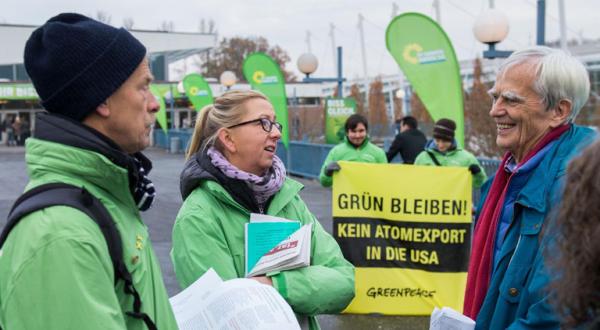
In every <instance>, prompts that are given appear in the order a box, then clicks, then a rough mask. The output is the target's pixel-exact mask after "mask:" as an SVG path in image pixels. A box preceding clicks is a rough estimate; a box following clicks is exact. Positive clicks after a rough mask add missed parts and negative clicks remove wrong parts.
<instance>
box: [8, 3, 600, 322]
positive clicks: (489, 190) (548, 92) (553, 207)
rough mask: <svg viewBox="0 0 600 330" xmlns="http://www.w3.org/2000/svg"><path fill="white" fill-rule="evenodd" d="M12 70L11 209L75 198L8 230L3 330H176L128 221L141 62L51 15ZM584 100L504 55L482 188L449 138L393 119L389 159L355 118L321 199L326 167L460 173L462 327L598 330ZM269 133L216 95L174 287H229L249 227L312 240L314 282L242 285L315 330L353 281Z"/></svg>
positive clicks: (570, 86)
mask: <svg viewBox="0 0 600 330" xmlns="http://www.w3.org/2000/svg"><path fill="white" fill-rule="evenodd" d="M24 57H25V61H24V63H25V68H26V70H27V73H28V74H29V76H30V77H31V80H32V82H33V84H34V86H35V89H36V91H37V92H38V94H39V96H40V98H41V101H42V105H43V106H44V108H45V109H46V110H47V113H46V114H42V115H40V116H39V117H38V121H37V125H36V128H35V134H34V136H35V137H34V138H30V139H28V141H27V143H26V163H27V167H28V173H29V178H30V181H29V183H28V185H27V187H26V190H27V193H26V194H25V195H23V196H22V197H21V198H20V199H19V202H23V201H30V200H31V199H33V198H34V197H35V196H36V195H35V193H36V192H39V191H40V190H42V189H41V188H42V187H43V188H44V189H53V186H52V185H56V184H59V183H60V184H66V185H71V186H75V187H76V188H77V189H78V192H79V193H78V195H76V196H88V197H86V198H84V197H81V198H82V202H81V205H83V206H81V207H82V208H84V210H82V209H77V208H76V207H73V206H68V204H52V203H46V204H44V205H43V206H42V207H40V208H39V209H36V210H32V211H31V212H30V213H24V214H19V216H13V217H10V219H11V221H10V222H9V224H8V225H7V227H6V228H5V229H4V230H3V232H2V235H1V236H0V327H1V328H2V329H66V328H69V329H70V328H73V329H146V328H148V329H176V328H177V324H176V321H175V318H174V314H173V311H172V309H171V306H170V304H169V301H168V296H167V293H166V289H165V285H164V283H163V280H162V274H161V271H160V267H159V265H158V262H157V259H156V256H155V254H154V251H153V247H152V243H151V240H150V239H149V236H148V230H147V227H146V225H145V224H144V222H143V221H142V218H141V212H143V211H145V210H147V209H148V208H149V207H150V206H151V205H152V202H153V200H154V198H155V190H154V186H153V184H152V182H151V180H150V178H149V173H150V171H151V169H152V163H151V161H150V160H149V159H148V158H146V157H145V156H144V155H143V154H142V153H141V151H142V150H143V149H145V148H146V147H147V146H148V145H149V134H150V131H151V126H152V124H153V123H154V121H155V113H156V112H157V111H158V103H157V101H156V99H155V98H154V96H153V95H152V93H151V92H150V90H149V85H150V83H151V82H152V80H153V76H152V74H151V72H150V69H149V67H148V61H147V59H146V48H145V47H144V45H142V44H141V43H140V42H139V41H138V40H137V39H136V38H135V37H133V35H131V34H130V33H129V32H128V31H127V30H125V29H123V28H121V29H116V28H114V27H111V26H109V25H106V24H103V23H100V22H98V21H95V20H93V19H90V18H88V17H85V16H82V15H79V14H60V15H58V16H56V17H53V18H51V19H50V20H48V21H47V22H46V23H45V24H44V25H42V26H41V27H39V28H37V29H36V30H35V31H34V32H33V33H32V34H31V36H30V38H29V39H28V41H27V44H26V47H25V52H24ZM589 90H590V84H589V77H588V74H587V72H586V70H585V67H584V66H583V65H582V64H581V63H580V62H579V61H577V60H576V59H575V58H573V57H572V56H570V55H568V54H567V53H565V52H563V51H560V50H555V49H551V48H547V47H532V48H528V49H525V50H522V51H518V52H515V53H513V54H512V55H511V56H510V57H509V58H508V59H507V60H506V61H505V62H504V63H503V64H502V66H501V67H500V69H499V71H498V75H497V77H496V80H495V84H494V86H493V88H492V89H491V90H490V92H489V93H490V95H491V97H492V99H493V104H492V108H491V110H490V116H491V118H490V120H494V121H495V123H496V126H497V139H496V142H497V144H498V145H499V146H500V147H502V148H503V149H504V150H506V154H505V156H504V158H503V160H502V163H501V165H500V167H499V168H498V170H497V171H496V173H495V174H494V175H492V177H491V178H490V179H489V180H487V181H486V182H485V183H483V182H484V181H485V180H486V174H485V173H484V171H483V169H482V167H481V166H480V165H479V163H478V162H477V160H476V159H475V157H473V155H472V154H470V153H469V152H467V151H465V150H464V149H461V148H460V147H459V146H458V145H457V143H456V141H455V139H454V132H455V129H456V124H455V123H454V122H453V121H451V120H449V119H439V120H438V121H437V122H436V124H435V127H434V133H433V140H432V141H430V142H426V139H425V137H424V135H423V134H422V133H420V132H419V131H418V128H417V123H416V121H415V120H414V118H411V117H405V118H403V119H402V120H401V123H402V124H401V132H400V133H399V134H398V136H397V137H396V140H395V141H394V143H393V144H392V147H391V148H390V150H389V151H388V153H387V154H386V153H385V152H384V151H383V150H382V149H380V148H379V147H377V146H375V145H373V144H372V143H371V142H369V138H368V123H367V120H366V119H365V118H364V117H362V116H360V115H353V116H351V117H350V118H349V119H348V121H347V123H346V126H345V131H346V138H345V140H344V142H342V143H341V144H340V145H338V146H336V147H335V148H333V149H332V150H331V152H330V154H329V155H328V157H327V160H326V161H325V163H324V164H323V168H322V171H321V176H320V180H321V183H322V184H323V185H324V186H329V185H331V184H332V182H333V181H334V180H335V177H336V176H335V174H334V173H335V172H336V171H340V170H343V168H341V167H340V164H339V163H338V162H339V161H342V160H347V161H359V162H371V163H387V162H388V161H389V160H390V159H391V158H393V157H394V156H395V154H397V153H400V154H401V156H402V158H403V159H404V160H405V162H406V163H407V164H410V163H412V162H413V160H414V164H416V165H432V166H434V165H435V166H458V167H464V168H465V170H468V171H469V172H470V173H471V175H472V176H473V185H474V186H475V187H479V186H481V185H482V184H483V186H482V190H483V198H482V202H481V205H480V207H479V208H478V214H477V217H476V223H475V227H474V234H473V240H472V249H471V258H470V264H469V271H468V279H467V286H466V292H465V300H464V311H463V313H464V314H465V315H467V316H469V317H471V318H473V319H474V320H476V322H477V323H476V328H477V329H506V328H510V329H557V328H559V327H560V326H561V325H562V326H565V327H573V328H576V327H581V328H584V327H590V328H594V327H598V325H599V324H600V321H599V320H600V312H599V310H600V309H599V308H600V306H599V301H600V299H598V293H599V292H600V284H599V283H600V281H598V278H599V277H600V273H599V270H598V265H599V262H600V249H599V248H598V244H596V243H595V241H594V239H595V237H596V236H597V234H600V225H599V224H600V223H599V221H598V218H599V216H598V214H599V213H598V212H597V211H598V208H599V206H598V205H600V203H598V201H597V199H598V193H599V189H600V188H599V187H600V182H598V180H599V179H598V176H597V175H595V174H596V173H595V171H596V168H597V166H598V163H599V162H600V144H599V143H596V144H592V143H593V141H594V140H595V139H596V135H595V133H594V131H593V130H592V129H589V128H584V127H580V126H577V125H575V124H573V122H574V120H575V118H576V117H577V114H578V112H579V110H580V109H581V107H582V105H583V104H584V103H585V101H586V99H587V97H588V95H589ZM281 129H282V126H281V124H279V123H278V122H277V118H276V117H275V112H274V110H273V106H272V105H271V103H270V102H269V100H268V99H267V98H266V97H265V96H264V95H262V94H261V93H259V92H254V91H231V92H226V93H225V94H223V95H222V96H219V97H217V98H216V99H215V101H214V104H212V105H209V106H207V107H205V108H204V109H203V110H202V112H201V114H200V115H199V116H198V118H197V122H196V125H195V129H194V133H193V137H192V141H191V145H190V148H189V150H188V153H187V162H186V163H185V167H184V170H183V172H182V173H181V177H180V187H181V194H182V197H183V199H184V203H183V205H182V207H181V210H180V212H179V214H177V217H176V221H175V226H174V228H173V248H172V252H171V257H172V262H173V265H174V269H175V274H176V277H177V280H178V282H179V284H180V286H181V287H182V288H185V287H186V286H188V285H190V284H191V283H193V282H194V281H195V280H196V279H197V278H199V277H200V276H201V275H203V273H204V272H206V271H207V270H208V269H209V268H211V267H212V268H214V269H215V270H216V272H217V273H218V274H219V275H220V276H221V277H222V278H224V279H232V278H239V277H243V276H244V261H243V256H244V244H243V241H244V224H245V223H247V222H248V220H249V215H250V213H251V212H255V213H264V214H269V215H275V216H280V217H284V218H289V219H294V220H297V221H299V222H301V223H302V224H312V233H311V235H312V240H311V249H310V255H311V258H310V266H307V267H303V268H299V269H293V270H286V271H281V272H273V273H267V274H266V275H264V276H257V277H253V278H252V279H253V280H256V281H258V282H260V283H263V284H265V285H269V286H272V287H273V288H275V289H276V290H277V291H278V292H279V293H280V294H281V296H282V297H283V298H284V299H285V300H286V301H287V302H288V303H289V304H290V306H291V307H292V309H293V310H294V312H295V313H296V315H297V317H298V320H299V323H300V324H301V325H302V327H303V328H308V329H318V328H319V325H318V323H317V321H316V318H315V315H317V314H322V313H337V312H339V311H341V310H343V309H344V308H345V307H346V306H347V305H348V304H349V302H350V301H351V300H352V298H353V297H354V289H355V286H354V266H353V265H352V264H350V263H349V262H348V261H346V260H345V259H344V257H343V255H342V253H341V251H340V248H339V246H338V245H337V243H336V242H335V240H334V239H333V238H332V236H331V235H329V234H328V233H327V232H326V231H325V230H324V229H323V228H322V226H321V225H320V224H319V222H318V220H317V219H316V218H315V216H314V215H313V214H312V213H311V211H310V210H309V209H308V207H307V206H306V204H305V203H304V201H303V200H302V198H301V197H300V196H299V194H298V192H299V191H300V189H301V188H302V185H301V184H300V183H298V182H297V181H295V180H293V179H291V178H289V177H287V175H286V170H285V167H284V165H283V163H282V161H281V160H280V159H279V158H277V156H276V155H275V150H276V144H277V141H278V140H279V139H280V137H281ZM589 145H592V146H591V147H588V146H589ZM586 147H587V149H586ZM584 149H585V150H584ZM582 150H583V151H582ZM90 195H91V196H93V198H92V197H91V196H90ZM28 198H29V199H30V200H28ZM94 201H97V202H94ZM94 203H99V204H101V205H100V206H102V207H103V208H102V207H101V209H104V210H105V213H104V215H107V216H108V217H110V218H111V219H112V222H113V226H112V227H113V229H112V230H115V229H116V230H117V231H118V236H117V237H112V238H111V239H110V240H108V239H107V237H110V236H107V234H106V230H107V229H106V228H104V227H100V226H98V225H97V224H96V223H94V222H97V221H96V219H95V217H96V214H97V213H96V211H97V209H98V207H100V206H99V205H96V208H94V207H93V206H94ZM77 205H79V204H77ZM86 210H88V211H89V212H86ZM90 210H91V211H90ZM94 210H96V211H94ZM92 220H94V221H92ZM115 246H118V248H115ZM115 251H116V252H115Z"/></svg>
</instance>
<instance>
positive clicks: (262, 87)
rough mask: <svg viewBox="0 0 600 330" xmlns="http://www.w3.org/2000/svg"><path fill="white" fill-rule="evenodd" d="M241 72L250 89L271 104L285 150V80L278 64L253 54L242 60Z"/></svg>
mask: <svg viewBox="0 0 600 330" xmlns="http://www.w3.org/2000/svg"><path fill="white" fill-rule="evenodd" d="M242 70H243V71H244V77H246V80H247V81H248V82H249V83H250V86H252V89H256V90H258V91H260V92H262V93H263V94H265V95H266V96H267V98H268V99H269V101H270V102H271V104H273V108H274V109H275V116H277V121H278V122H280V123H281V125H282V127H283V129H282V132H281V142H282V143H283V145H285V147H286V148H287V147H288V144H289V130H288V110H287V96H286V94H285V80H284V79H283V74H282V73H281V69H280V68H279V64H277V62H275V61H274V60H273V59H272V58H271V57H269V56H268V55H266V54H263V53H253V54H250V55H249V56H248V57H246V59H245V60H244V65H243V68H242Z"/></svg>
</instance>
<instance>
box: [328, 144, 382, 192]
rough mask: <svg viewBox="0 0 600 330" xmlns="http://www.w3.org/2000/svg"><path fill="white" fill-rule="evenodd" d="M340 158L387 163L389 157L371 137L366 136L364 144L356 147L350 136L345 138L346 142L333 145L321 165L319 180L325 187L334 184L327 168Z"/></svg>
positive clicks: (352, 160)
mask: <svg viewBox="0 0 600 330" xmlns="http://www.w3.org/2000/svg"><path fill="white" fill-rule="evenodd" d="M340 160H346V161H350V162H361V163H382V164H386V163H387V157H386V155H385V151H383V149H381V148H379V147H378V146H376V145H374V144H373V143H371V142H369V138H366V139H365V141H364V142H363V144H362V145H361V146H360V147H358V148H356V147H355V146H353V145H352V144H351V143H350V141H348V137H345V138H344V142H342V143H340V144H338V145H337V146H335V147H333V149H331V151H330V152H329V154H328V155H327V158H325V161H324V162H323V166H322V167H321V174H320V175H319V180H320V181H321V185H322V186H323V187H331V185H332V184H333V178H332V177H330V176H327V175H325V168H326V167H327V165H329V163H331V162H337V161H340Z"/></svg>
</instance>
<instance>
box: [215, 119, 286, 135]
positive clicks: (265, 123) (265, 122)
mask: <svg viewBox="0 0 600 330" xmlns="http://www.w3.org/2000/svg"><path fill="white" fill-rule="evenodd" d="M256 122H260V125H261V126H262V129H263V130H264V131H265V132H267V133H271V131H272V130H273V126H275V127H276V128H277V129H278V130H279V133H281V132H282V131H283V126H281V124H280V123H278V122H276V121H270V120H269V119H267V118H258V119H253V120H248V121H245V122H242V123H239V124H235V125H232V126H229V127H227V128H234V127H238V126H242V125H246V124H251V123H256Z"/></svg>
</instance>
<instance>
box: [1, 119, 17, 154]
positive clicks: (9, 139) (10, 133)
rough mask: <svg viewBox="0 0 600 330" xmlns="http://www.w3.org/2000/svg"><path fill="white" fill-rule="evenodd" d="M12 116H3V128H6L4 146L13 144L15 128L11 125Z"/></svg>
mask: <svg viewBox="0 0 600 330" xmlns="http://www.w3.org/2000/svg"><path fill="white" fill-rule="evenodd" d="M13 121H14V118H13V117H12V116H6V118H4V129H5V130H6V146H9V147H10V146H13V145H15V144H16V142H15V130H14V129H13V127H12V124H13Z"/></svg>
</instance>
